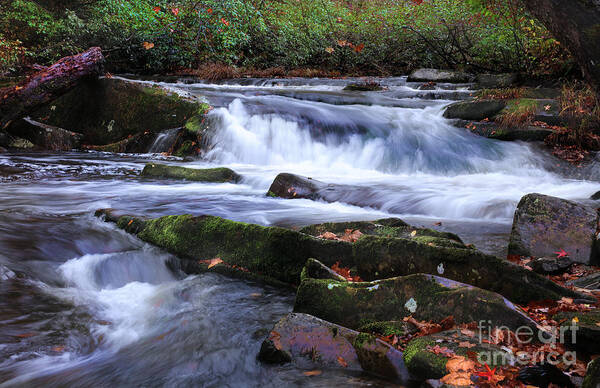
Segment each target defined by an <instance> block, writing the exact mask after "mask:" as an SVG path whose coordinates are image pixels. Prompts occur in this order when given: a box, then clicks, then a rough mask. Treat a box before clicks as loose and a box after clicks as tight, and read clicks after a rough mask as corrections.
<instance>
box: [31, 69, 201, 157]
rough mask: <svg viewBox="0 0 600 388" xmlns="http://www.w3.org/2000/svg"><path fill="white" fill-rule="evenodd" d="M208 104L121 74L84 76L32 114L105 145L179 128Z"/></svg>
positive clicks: (87, 139)
mask: <svg viewBox="0 0 600 388" xmlns="http://www.w3.org/2000/svg"><path fill="white" fill-rule="evenodd" d="M207 109H208V105H207V104H205V103H203V102H202V101H201V100H199V99H198V98H196V97H193V96H191V95H189V96H182V95H179V94H177V93H175V92H173V91H170V90H169V89H165V88H162V87H159V86H156V85H154V86H152V85H148V84H144V83H139V82H132V81H127V80H122V79H116V78H113V79H107V78H104V79H100V80H95V81H89V82H86V83H84V84H83V85H81V86H79V87H77V88H75V89H73V90H72V91H70V92H69V93H67V94H65V95H64V96H62V97H60V98H58V99H56V100H54V101H53V102H52V103H51V104H49V105H48V106H46V107H44V108H42V109H40V110H38V111H36V112H35V113H34V114H32V118H33V119H34V120H36V121H40V122H43V123H46V124H49V125H54V126H57V127H60V128H64V129H67V130H71V131H75V132H79V133H82V134H83V135H84V138H83V142H84V143H85V144H92V145H106V144H111V143H115V142H118V141H121V140H123V139H125V138H127V137H128V136H130V135H136V134H139V133H144V132H153V133H157V132H160V131H162V130H165V129H168V128H177V127H183V126H184V125H185V124H186V121H187V120H188V119H190V118H192V117H193V116H195V115H204V113H205V112H206V111H207Z"/></svg>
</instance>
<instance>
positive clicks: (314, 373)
mask: <svg viewBox="0 0 600 388" xmlns="http://www.w3.org/2000/svg"><path fill="white" fill-rule="evenodd" d="M321 373H323V372H321V371H320V370H308V371H306V372H304V376H319V375H320V374H321Z"/></svg>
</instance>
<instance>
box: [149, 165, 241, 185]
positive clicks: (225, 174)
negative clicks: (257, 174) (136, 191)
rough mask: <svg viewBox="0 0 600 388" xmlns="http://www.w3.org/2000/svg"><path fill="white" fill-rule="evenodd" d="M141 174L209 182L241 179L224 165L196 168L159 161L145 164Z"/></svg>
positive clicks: (237, 180)
mask: <svg viewBox="0 0 600 388" xmlns="http://www.w3.org/2000/svg"><path fill="white" fill-rule="evenodd" d="M141 176H143V177H146V178H160V179H180V180H186V181H193V182H211V183H228V182H229V183H236V182H239V181H240V179H241V177H240V176H239V175H238V174H237V173H236V172H235V171H233V170H231V169H229V168H225V167H222V168H204V169H196V168H186V167H181V166H170V165H166V164H159V163H148V164H146V166H145V167H144V170H142V174H141Z"/></svg>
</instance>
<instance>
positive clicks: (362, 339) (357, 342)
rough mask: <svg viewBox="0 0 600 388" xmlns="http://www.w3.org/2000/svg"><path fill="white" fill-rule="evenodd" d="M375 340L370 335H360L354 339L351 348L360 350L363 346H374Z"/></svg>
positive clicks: (375, 338)
mask: <svg viewBox="0 0 600 388" xmlns="http://www.w3.org/2000/svg"><path fill="white" fill-rule="evenodd" d="M376 340H377V337H375V336H374V335H372V334H368V333H360V334H359V335H357V336H356V338H355V339H354V342H353V343H352V346H354V348H356V349H361V348H362V347H363V346H365V345H371V344H374V343H375V341H376Z"/></svg>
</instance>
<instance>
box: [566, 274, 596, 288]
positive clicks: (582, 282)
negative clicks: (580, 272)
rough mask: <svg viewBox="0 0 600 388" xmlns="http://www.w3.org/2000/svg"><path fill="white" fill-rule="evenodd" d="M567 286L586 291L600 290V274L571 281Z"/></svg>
mask: <svg viewBox="0 0 600 388" xmlns="http://www.w3.org/2000/svg"><path fill="white" fill-rule="evenodd" d="M567 286H573V287H578V288H584V289H586V290H600V272H596V273H593V274H591V275H587V276H583V277H581V278H579V279H575V280H570V281H568V282H567Z"/></svg>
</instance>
